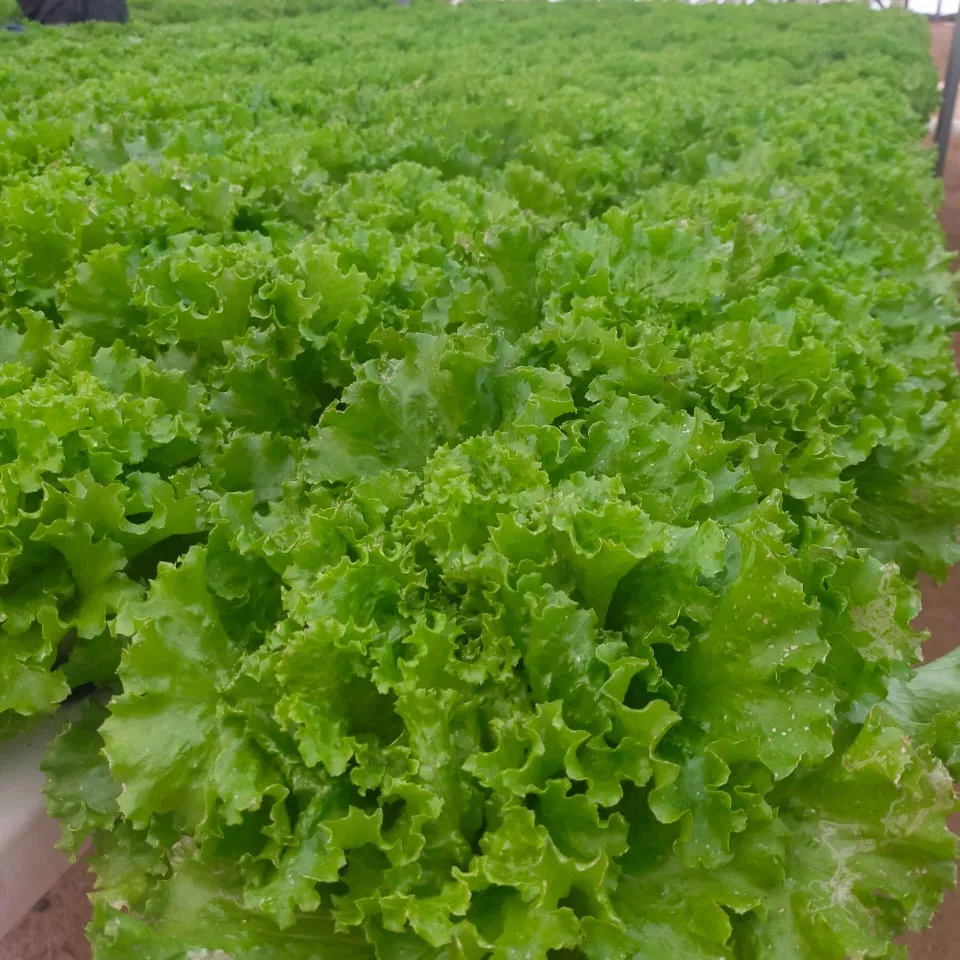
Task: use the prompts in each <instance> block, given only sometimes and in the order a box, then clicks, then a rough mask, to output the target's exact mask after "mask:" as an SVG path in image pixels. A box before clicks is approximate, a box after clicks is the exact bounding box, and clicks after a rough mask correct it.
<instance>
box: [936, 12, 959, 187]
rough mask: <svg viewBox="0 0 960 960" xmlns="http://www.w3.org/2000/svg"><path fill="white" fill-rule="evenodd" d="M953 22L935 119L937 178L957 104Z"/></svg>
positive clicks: (956, 36)
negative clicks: (937, 112) (951, 36)
mask: <svg viewBox="0 0 960 960" xmlns="http://www.w3.org/2000/svg"><path fill="white" fill-rule="evenodd" d="M958 22H960V16H958V17H957V18H956V19H955V20H954V21H953V40H952V41H951V43H950V59H949V60H948V61H947V75H946V77H945V78H944V81H943V101H942V102H941V104H940V115H939V116H938V117H937V176H938V177H942V176H943V168H944V167H945V166H946V165H947V150H949V149H950V134H951V132H952V131H953V108H954V107H955V106H956V104H957V84H958V83H960V30H957V23H958Z"/></svg>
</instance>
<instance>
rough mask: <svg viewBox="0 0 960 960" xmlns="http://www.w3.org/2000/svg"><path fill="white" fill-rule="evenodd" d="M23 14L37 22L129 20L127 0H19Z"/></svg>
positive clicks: (122, 21)
mask: <svg viewBox="0 0 960 960" xmlns="http://www.w3.org/2000/svg"><path fill="white" fill-rule="evenodd" d="M18 3H19V4H20V9H21V11H23V15H24V16H25V17H28V18H29V19H30V20H36V21H37V23H45V24H63V23H81V22H83V21H84V20H104V21H106V22H107V23H126V22H127V16H128V14H127V0H18Z"/></svg>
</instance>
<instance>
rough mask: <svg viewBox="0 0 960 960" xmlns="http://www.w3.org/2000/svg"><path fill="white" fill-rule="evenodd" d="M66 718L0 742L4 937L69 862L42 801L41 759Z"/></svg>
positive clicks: (0, 929)
mask: <svg viewBox="0 0 960 960" xmlns="http://www.w3.org/2000/svg"><path fill="white" fill-rule="evenodd" d="M63 720H64V717H63V716H62V715H61V716H56V717H51V718H50V719H49V720H47V721H46V722H45V723H43V724H42V725H40V726H38V727H37V728H36V729H34V730H31V731H30V732H29V733H27V734H23V735H21V736H19V737H17V738H16V739H14V740H11V741H10V742H9V743H5V744H0V939H2V938H3V937H4V936H5V935H6V934H7V933H9V931H10V930H12V929H13V928H14V927H15V926H16V925H17V924H18V923H19V922H20V920H21V919H22V918H23V917H24V915H25V914H26V913H27V912H28V911H29V910H30V908H31V907H32V906H33V905H34V903H36V901H37V900H39V899H40V898H41V897H42V896H43V895H44V894H45V893H46V892H47V891H48V890H49V889H50V888H51V887H52V886H53V885H54V884H55V883H56V882H57V880H59V879H60V877H61V876H62V875H63V874H64V873H65V872H66V870H67V868H68V867H69V866H70V863H69V861H68V860H67V858H66V857H65V856H64V855H63V854H62V853H60V852H59V851H58V850H57V849H56V846H55V844H56V842H57V840H58V839H59V838H60V827H59V826H58V825H57V823H56V822H55V821H53V820H51V819H50V818H49V817H48V816H47V814H46V811H45V809H44V805H43V793H42V791H43V785H44V783H45V777H44V775H43V774H42V773H41V772H40V761H41V760H42V759H43V755H44V751H45V750H46V747H47V744H48V743H49V741H50V739H51V737H53V736H54V735H55V734H56V733H57V732H58V731H59V729H60V727H61V726H62V724H63Z"/></svg>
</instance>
